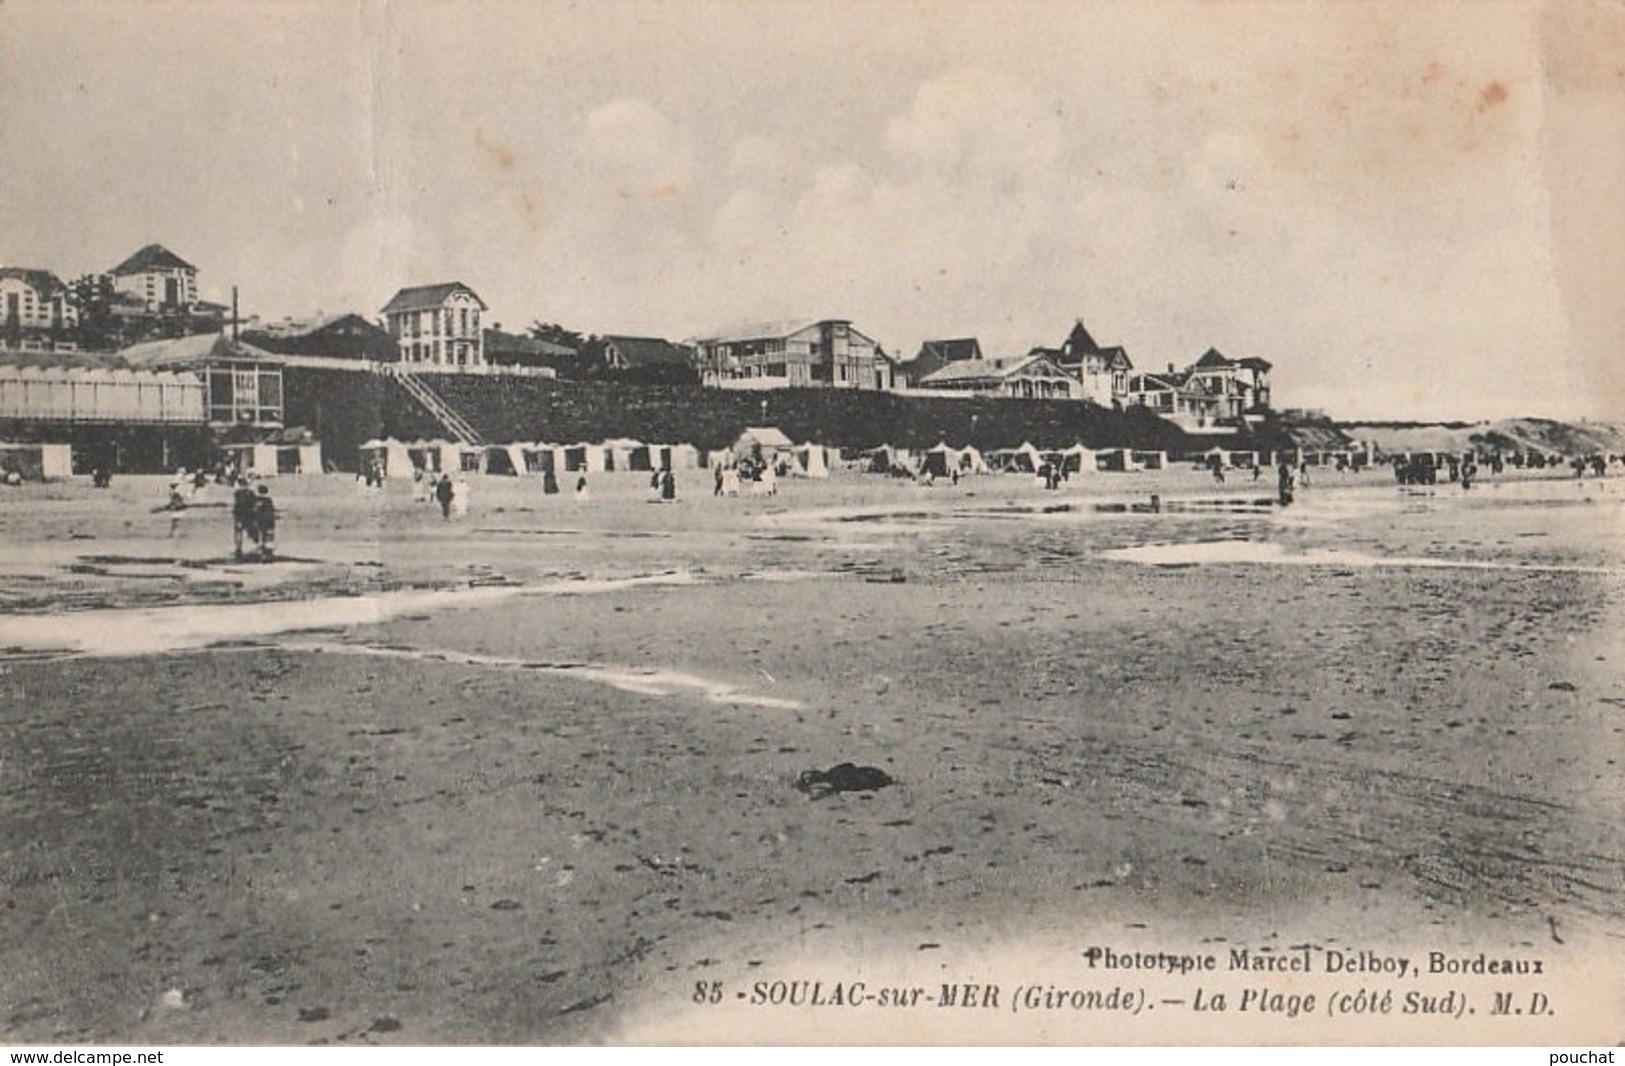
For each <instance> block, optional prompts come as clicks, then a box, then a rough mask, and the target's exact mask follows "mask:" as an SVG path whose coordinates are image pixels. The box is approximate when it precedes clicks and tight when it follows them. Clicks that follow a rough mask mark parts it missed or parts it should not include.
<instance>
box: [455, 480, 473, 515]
mask: <svg viewBox="0 0 1625 1066" xmlns="http://www.w3.org/2000/svg"><path fill="white" fill-rule="evenodd" d="M469 491H470V490H469V487H468V479H467V478H466V477H464V476H463V475H462V474H458V475H457V480H456V481H454V482H453V483H452V486H451V516H452V517H453V518H467V517H468V505H469V502H470V501H469Z"/></svg>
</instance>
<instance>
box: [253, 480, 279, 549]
mask: <svg viewBox="0 0 1625 1066" xmlns="http://www.w3.org/2000/svg"><path fill="white" fill-rule="evenodd" d="M254 539H255V540H257V541H259V545H260V561H261V562H269V561H270V559H271V554H272V552H274V551H275V550H276V504H275V503H273V502H272V500H271V488H270V486H269V485H264V484H262V485H260V487H259V492H258V493H256V494H255V496H254Z"/></svg>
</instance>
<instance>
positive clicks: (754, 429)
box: [734, 426, 795, 448]
mask: <svg viewBox="0 0 1625 1066" xmlns="http://www.w3.org/2000/svg"><path fill="white" fill-rule="evenodd" d="M747 443H751V444H760V445H761V446H762V447H764V448H793V447H795V445H794V444H792V443H791V441H790V438H789V437H786V436H785V435H784V431H783V430H781V429H779V428H778V427H777V426H747V427H745V432H743V433H741V434H740V435H739V439H738V440H736V441H734V447H736V448H737V447H739V446H740V445H742V444H747Z"/></svg>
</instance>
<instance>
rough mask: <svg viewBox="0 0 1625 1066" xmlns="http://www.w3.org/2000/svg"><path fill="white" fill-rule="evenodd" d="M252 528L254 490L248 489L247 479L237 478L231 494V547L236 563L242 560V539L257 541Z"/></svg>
mask: <svg viewBox="0 0 1625 1066" xmlns="http://www.w3.org/2000/svg"><path fill="white" fill-rule="evenodd" d="M253 528H254V490H253V489H252V488H250V487H249V485H248V479H247V478H238V479H237V487H236V488H235V489H233V490H232V493H231V546H232V550H233V551H234V552H235V553H236V556H237V560H238V562H241V561H242V558H243V540H244V538H249V539H253V540H258V539H259V538H258V537H254V536H253V532H252V531H253Z"/></svg>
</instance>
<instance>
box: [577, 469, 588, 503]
mask: <svg viewBox="0 0 1625 1066" xmlns="http://www.w3.org/2000/svg"><path fill="white" fill-rule="evenodd" d="M587 498H588V496H587V475H586V474H582V475H581V476H580V477H578V478H576V499H578V500H585V499H587Z"/></svg>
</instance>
